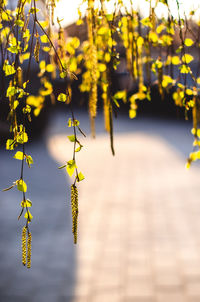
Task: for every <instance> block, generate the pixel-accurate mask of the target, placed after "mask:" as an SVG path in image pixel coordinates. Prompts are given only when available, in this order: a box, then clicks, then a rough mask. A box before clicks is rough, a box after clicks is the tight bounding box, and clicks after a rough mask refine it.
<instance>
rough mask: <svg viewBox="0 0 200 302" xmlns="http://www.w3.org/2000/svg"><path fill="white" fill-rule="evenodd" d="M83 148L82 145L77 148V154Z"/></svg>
mask: <svg viewBox="0 0 200 302" xmlns="http://www.w3.org/2000/svg"><path fill="white" fill-rule="evenodd" d="M82 148H83V146H82V145H80V146H79V147H78V148H76V150H75V152H79V151H81V149H82Z"/></svg>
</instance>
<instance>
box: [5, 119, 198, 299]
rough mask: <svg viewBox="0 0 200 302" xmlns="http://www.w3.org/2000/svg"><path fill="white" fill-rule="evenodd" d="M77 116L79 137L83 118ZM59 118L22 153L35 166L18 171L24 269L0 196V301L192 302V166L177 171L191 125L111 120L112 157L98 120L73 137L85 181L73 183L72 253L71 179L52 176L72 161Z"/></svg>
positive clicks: (8, 200)
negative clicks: (29, 252) (28, 217)
mask: <svg viewBox="0 0 200 302" xmlns="http://www.w3.org/2000/svg"><path fill="white" fill-rule="evenodd" d="M77 118H78V119H80V122H81V126H82V128H83V130H85V129H86V132H88V122H87V120H86V118H85V116H84V115H82V114H77ZM66 120H67V117H65V116H64V115H60V116H58V117H57V119H54V120H53V121H52V122H51V124H50V126H49V130H48V132H47V140H46V142H47V143H46V146H45V145H43V144H42V143H38V144H36V145H34V146H32V148H33V151H30V152H31V153H32V154H33V157H35V158H36V159H37V161H36V162H37V167H35V168H32V171H30V172H29V171H27V174H28V177H29V180H30V183H32V186H30V195H31V196H30V198H32V199H33V202H34V203H35V205H34V207H33V210H32V212H33V215H34V219H33V223H32V226H31V228H32V233H33V245H34V250H33V264H32V266H33V267H32V269H31V270H29V271H28V272H27V270H25V269H24V268H23V267H22V266H21V263H20V253H19V252H18V249H19V248H20V232H21V229H20V227H19V226H18V225H19V223H18V222H17V221H16V216H17V214H16V213H18V212H17V210H18V205H17V206H16V205H15V204H16V193H15V191H10V192H7V193H3V194H2V193H0V200H1V202H0V209H1V210H0V236H1V237H0V238H1V246H0V271H1V274H0V302H4V301H5V302H7V301H9V302H10V301H17V302H18V301H22V302H23V301H25V300H26V301H28V302H29V301H30V302H32V301H34V302H35V301H38V302H40V301H41V302H43V301H44V302H46V301H55V302H64V301H66V302H68V301H70V302H86V301H87V302H118V301H120V302H197V301H198V302H199V301H200V239H199V238H200V219H199V217H200V198H199V196H200V186H199V183H200V181H199V175H200V169H199V166H198V165H194V166H193V167H192V168H191V169H190V170H189V171H186V170H185V167H184V166H185V158H186V156H187V154H188V153H189V152H190V150H191V148H192V145H191V144H192V137H191V135H190V125H187V124H186V123H184V124H182V123H176V122H169V121H168V122H166V121H162V120H155V121H153V120H151V119H144V120H135V121H130V120H127V119H124V118H121V119H119V120H118V121H117V122H116V123H115V129H116V134H115V149H116V156H115V157H112V155H111V152H110V149H109V138H108V136H107V135H106V134H104V133H103V131H102V128H103V127H102V126H100V125H101V124H100V122H101V117H99V119H98V121H97V126H98V127H97V132H98V136H97V138H96V140H95V141H94V140H92V139H90V137H87V138H86V139H84V138H82V137H81V136H80V140H81V142H82V143H83V145H84V148H83V150H82V151H81V152H80V153H79V154H77V162H78V167H79V169H80V171H82V172H83V173H84V175H85V176H86V180H84V181H83V182H82V183H80V184H79V185H78V188H79V192H80V196H79V207H80V209H79V232H78V233H79V234H78V244H77V246H75V247H74V246H73V244H72V235H71V218H70V208H69V204H70V193H69V186H70V180H69V179H68V178H66V177H65V176H64V174H63V172H62V171H57V170H56V167H57V166H59V165H61V164H63V163H64V162H65V161H66V160H69V159H71V153H72V143H70V142H69V141H68V139H67V135H69V134H70V132H69V131H70V129H68V128H65V129H64V131H65V132H66V133H64V132H63V133H60V129H62V127H63V126H64V125H65V124H66ZM62 131H63V130H62ZM46 148H47V149H48V151H49V154H48V153H47V154H46V153H45V151H46V150H45V149H46ZM30 149H31V146H30ZM7 157H8V155H7V153H6V154H4V152H1V156H0V164H1V176H0V181H1V184H2V183H3V187H5V186H6V185H7V183H8V178H9V179H11V178H12V179H13V177H14V176H15V175H13V174H14V173H15V172H14V171H15V169H16V166H15V167H13V166H11V165H10V164H9V160H7ZM53 159H54V160H53ZM13 161H14V160H13ZM15 165H16V163H15ZM2 167H3V168H2ZM5 175H6V176H5ZM5 230H6V231H5ZM4 234H5V235H4ZM34 242H35V243H34Z"/></svg>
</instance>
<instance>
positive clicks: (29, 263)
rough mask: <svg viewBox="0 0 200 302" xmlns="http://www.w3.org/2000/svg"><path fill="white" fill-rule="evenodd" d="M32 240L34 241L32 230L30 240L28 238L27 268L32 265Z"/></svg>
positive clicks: (29, 234) (29, 233)
mask: <svg viewBox="0 0 200 302" xmlns="http://www.w3.org/2000/svg"><path fill="white" fill-rule="evenodd" d="M31 241H32V235H31V232H28V240H27V268H30V267H31Z"/></svg>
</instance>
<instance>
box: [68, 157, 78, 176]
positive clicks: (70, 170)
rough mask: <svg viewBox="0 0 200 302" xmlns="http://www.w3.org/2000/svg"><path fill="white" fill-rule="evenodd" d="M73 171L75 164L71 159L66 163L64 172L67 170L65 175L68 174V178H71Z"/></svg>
mask: <svg viewBox="0 0 200 302" xmlns="http://www.w3.org/2000/svg"><path fill="white" fill-rule="evenodd" d="M75 169H76V163H75V161H74V160H73V159H72V160H69V161H68V162H67V167H66V170H67V173H68V174H69V176H70V177H72V175H73V174H74V170H75Z"/></svg>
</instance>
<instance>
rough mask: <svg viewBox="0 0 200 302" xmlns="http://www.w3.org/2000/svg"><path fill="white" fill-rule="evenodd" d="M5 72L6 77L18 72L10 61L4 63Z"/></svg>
mask: <svg viewBox="0 0 200 302" xmlns="http://www.w3.org/2000/svg"><path fill="white" fill-rule="evenodd" d="M3 71H4V72H5V76H9V75H11V74H14V73H15V72H16V70H15V68H14V66H13V65H10V64H9V62H8V60H5V61H4V64H3Z"/></svg>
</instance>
